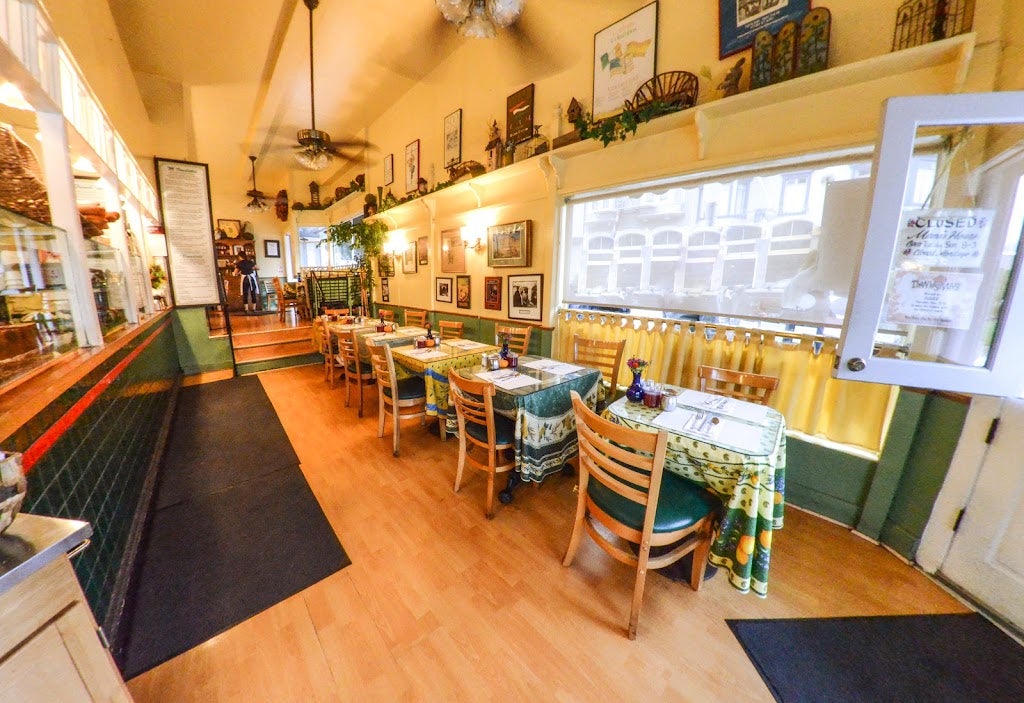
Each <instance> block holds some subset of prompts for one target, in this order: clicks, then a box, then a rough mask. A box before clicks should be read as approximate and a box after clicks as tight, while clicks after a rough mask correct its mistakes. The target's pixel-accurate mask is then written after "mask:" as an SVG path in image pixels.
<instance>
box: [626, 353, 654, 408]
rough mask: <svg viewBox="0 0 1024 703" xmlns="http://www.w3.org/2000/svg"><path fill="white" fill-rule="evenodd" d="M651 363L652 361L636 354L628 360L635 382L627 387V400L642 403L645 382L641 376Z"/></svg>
mask: <svg viewBox="0 0 1024 703" xmlns="http://www.w3.org/2000/svg"><path fill="white" fill-rule="evenodd" d="M649 365H650V362H648V361H645V360H644V359H641V358H639V357H635V356H633V357H630V358H629V359H627V360H626V366H628V367H629V370H630V372H632V374H633V382H632V383H631V384H629V388H627V389H626V400H628V401H630V402H631V403H640V402H642V401H643V399H644V382H643V380H642V379H641V378H640V376H641V374H643V372H644V369H646V368H647V367H648V366H649Z"/></svg>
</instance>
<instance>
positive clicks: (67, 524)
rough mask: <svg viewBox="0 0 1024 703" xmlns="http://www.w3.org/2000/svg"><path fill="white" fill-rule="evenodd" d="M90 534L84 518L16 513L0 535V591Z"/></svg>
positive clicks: (3, 590)
mask: <svg viewBox="0 0 1024 703" xmlns="http://www.w3.org/2000/svg"><path fill="white" fill-rule="evenodd" d="M90 535H92V526H91V525H89V523H87V522H82V521H80V520H64V519H62V518H55V517H44V516H42V515H30V514H27V513H20V514H19V515H18V516H17V517H16V518H14V522H13V523H11V526H10V527H9V528H7V530H6V531H4V533H3V534H2V535H0V595H2V594H4V593H6V592H7V591H9V590H10V589H11V588H13V587H14V586H16V585H17V584H19V583H21V582H22V581H24V580H25V579H27V578H28V577H29V576H31V575H32V574H34V573H35V572H37V571H39V570H40V569H41V568H43V567H44V566H46V565H47V564H49V563H50V562H52V561H53V560H54V559H57V558H58V557H60V556H62V555H64V554H66V553H67V552H68V550H69V549H72V548H74V547H76V546H78V545H79V544H81V543H82V542H84V541H85V540H87V539H88V538H89V536H90Z"/></svg>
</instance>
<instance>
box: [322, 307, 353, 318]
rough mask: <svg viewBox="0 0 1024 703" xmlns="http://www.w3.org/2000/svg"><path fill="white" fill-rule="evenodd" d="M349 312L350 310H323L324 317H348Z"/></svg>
mask: <svg viewBox="0 0 1024 703" xmlns="http://www.w3.org/2000/svg"><path fill="white" fill-rule="evenodd" d="M351 311H352V310H351V308H324V315H334V316H338V315H348V314H349V313H350V312H351Z"/></svg>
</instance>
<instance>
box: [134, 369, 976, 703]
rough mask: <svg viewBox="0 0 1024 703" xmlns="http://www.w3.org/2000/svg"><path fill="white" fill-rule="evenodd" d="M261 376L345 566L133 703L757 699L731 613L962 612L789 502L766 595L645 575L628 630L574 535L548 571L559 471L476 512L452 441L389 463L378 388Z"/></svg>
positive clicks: (171, 672)
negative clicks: (570, 552) (349, 397)
mask: <svg viewBox="0 0 1024 703" xmlns="http://www.w3.org/2000/svg"><path fill="white" fill-rule="evenodd" d="M260 378H261V380H262V382H263V385H264V387H265V388H266V389H267V393H268V395H269V396H270V399H271V400H272V401H273V403H274V406H275V407H276V409H277V412H278V414H279V415H280V417H281V420H282V422H283V424H284V427H285V429H286V430H287V432H288V435H289V437H290V438H291V441H292V444H293V445H294V447H295V450H296V452H297V453H298V456H299V459H300V461H301V462H302V469H303V471H304V473H305V475H306V477H307V479H308V480H309V483H310V485H311V486H312V488H313V491H314V492H315V493H316V496H317V498H318V499H319V500H320V503H321V505H322V506H323V509H324V512H325V513H326V514H327V517H328V518H329V520H330V521H331V524H332V525H333V526H334V528H335V529H336V531H337V534H338V536H339V538H340V539H341V542H342V544H343V545H344V547H345V549H346V550H347V552H348V554H349V556H350V557H351V558H352V562H353V563H352V565H351V566H349V567H347V568H345V569H343V570H342V571H340V572H338V573H336V574H334V575H333V576H330V577H328V578H327V579H325V580H324V581H322V582H320V583H318V584H316V585H314V586H312V587H310V588H308V589H307V590H305V591H303V592H301V593H299V594H296V595H295V596H293V597H291V598H289V599H288V600H286V601H284V602H282V603H279V604H278V605H276V606H274V607H272V608H270V609H269V610H267V611H264V612H263V613H260V614H258V615H256V616H254V617H253V618H251V619H250V620H248V621H246V622H244V623H242V624H240V625H238V626H237V627H235V628H233V629H232V630H229V631H228V632H226V633H224V634H222V635H220V636H218V637H215V638H214V639H212V640H210V641H209V642H206V643H205V644H202V645H200V646H199V647H196V648H195V649H193V650H191V651H189V652H186V653H185V654H182V655H181V656H179V657H177V658H175V659H173V660H171V661H169V662H167V663H165V664H163V665H161V666H159V667H157V668H156V669H153V670H151V671H149V672H147V673H146V674H143V675H141V676H139V677H137V678H136V679H133V680H132V681H131V682H130V684H129V687H130V689H131V692H132V694H133V695H134V697H135V700H136V701H138V702H139V703H151V702H156V701H168V702H171V701H173V702H174V703H184V702H187V701H203V702H204V703H209V702H211V701H245V702H246V703H249V702H251V701H274V702H277V703H281V702H289V701H303V702H306V701H598V700H601V701H702V702H703V701H725V700H728V701H771V700H773V699H772V696H771V694H770V693H769V691H768V689H767V687H766V686H765V685H764V683H762V681H761V678H760V676H759V675H758V674H757V672H756V670H755V669H754V667H753V666H752V665H751V664H750V662H749V660H748V659H747V657H746V655H745V654H744V652H743V650H742V649H741V647H740V645H739V644H738V643H737V642H736V640H735V638H734V637H733V635H732V634H731V632H730V630H729V628H728V626H727V625H726V622H725V620H726V618H778V617H809V616H841V615H879V614H910V613H946V612H963V611H964V610H965V609H964V607H963V606H962V605H960V604H959V603H958V602H957V601H956V600H955V599H953V598H952V597H951V596H949V595H947V594H946V593H945V592H944V591H943V590H942V589H941V588H939V587H938V586H937V585H935V584H934V583H932V582H931V581H930V580H929V579H928V578H926V577H925V576H924V575H922V574H921V573H919V572H918V571H916V570H915V569H913V568H912V567H910V566H907V565H905V564H903V563H902V562H901V561H900V560H898V559H897V558H896V557H894V556H892V555H891V554H890V553H889V552H887V551H886V550H884V549H883V548H881V547H877V546H874V545H872V544H870V543H869V542H866V541H864V540H863V539H860V538H858V537H856V536H854V535H852V534H851V533H850V532H849V531H848V530H846V529H844V528H842V527H839V526H836V525H833V524H831V523H829V522H826V521H823V520H821V519H818V518H815V517H813V516H811V515H808V514H805V513H801V512H800V511H798V510H795V509H790V510H788V511H787V513H786V525H785V528H784V529H783V530H781V531H779V532H777V533H776V534H775V540H774V544H773V547H774V549H773V551H772V554H773V560H772V570H771V581H770V588H769V595H768V597H767V598H766V599H760V598H757V597H756V596H754V595H741V594H740V593H738V592H737V591H735V590H734V589H733V588H732V587H731V586H730V585H729V584H728V583H727V581H726V579H725V578H724V575H722V574H719V575H717V576H716V577H715V578H713V579H711V580H710V581H708V582H706V583H705V585H704V588H703V589H702V590H701V591H700V592H698V593H694V592H693V591H691V590H690V589H689V587H688V586H686V585H684V584H679V583H674V582H671V581H669V580H668V579H666V578H664V577H662V576H660V575H657V574H656V572H654V573H652V575H651V576H649V577H648V581H647V591H646V596H645V599H644V608H643V612H642V615H641V618H640V629H639V635H638V637H637V639H636V641H633V642H630V641H629V640H628V639H626V636H625V631H626V623H627V619H628V616H629V604H630V599H631V593H632V584H633V579H632V574H631V572H630V570H629V568H627V567H625V566H623V565H621V564H619V563H617V562H614V561H613V560H612V559H611V558H610V557H608V556H606V555H605V554H604V552H602V551H600V550H599V549H598V548H597V547H595V546H594V544H593V543H592V542H590V541H589V540H588V539H587V538H584V540H583V543H582V545H581V547H580V552H579V555H578V557H577V559H576V563H575V564H574V565H573V566H572V567H571V568H564V567H562V565H561V557H562V553H563V551H564V550H565V547H566V542H567V540H568V536H569V528H570V524H571V520H572V514H573V508H574V505H575V496H574V494H573V485H574V479H573V478H570V477H565V476H553V477H551V478H549V479H548V480H547V481H546V482H545V483H544V484H542V485H541V486H540V487H534V486H531V485H528V486H522V487H520V489H519V491H518V493H517V495H516V500H515V502H514V503H513V504H512V505H509V506H502V505H500V504H499V505H498V508H497V511H496V515H495V517H494V519H493V520H487V519H485V518H484V514H483V489H484V485H485V481H484V477H483V475H482V474H477V475H475V476H472V477H471V478H470V479H469V480H468V481H466V480H465V479H464V485H463V488H462V490H461V492H460V493H458V494H455V493H453V492H452V483H453V480H454V475H455V462H456V453H457V443H456V442H455V441H451V440H450V441H448V442H445V443H442V442H441V441H440V440H439V439H438V438H437V437H436V436H434V435H431V434H428V432H427V431H426V429H425V428H423V427H421V426H420V425H419V424H418V423H417V421H412V422H408V423H407V424H405V425H404V426H403V432H402V454H401V457H400V458H394V457H392V455H391V450H390V447H391V440H390V438H389V436H388V435H386V436H385V438H383V439H378V438H377V436H376V423H377V420H376V397H375V396H372V395H371V398H370V400H369V402H368V403H367V405H366V409H367V410H366V413H365V417H364V418H363V419H362V420H360V419H358V418H357V417H356V410H355V408H354V407H352V408H345V407H344V390H343V389H342V388H341V387H340V386H339V387H337V388H336V389H334V390H333V391H332V390H329V389H328V388H327V385H326V384H325V383H324V381H323V378H322V370H321V369H320V368H319V367H316V366H307V367H301V368H292V369H285V370H281V371H273V372H268V373H264V374H261V375H260ZM370 392H371V394H372V393H373V391H372V390H371V391H370ZM389 428H390V425H389ZM254 460H258V457H254Z"/></svg>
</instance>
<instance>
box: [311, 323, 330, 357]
mask: <svg viewBox="0 0 1024 703" xmlns="http://www.w3.org/2000/svg"><path fill="white" fill-rule="evenodd" d="M311 329H312V330H313V350H314V351H318V352H320V353H321V354H327V327H326V326H325V325H324V321H323V320H321V319H320V318H319V317H318V318H316V319H315V320H313V324H312V325H311Z"/></svg>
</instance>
